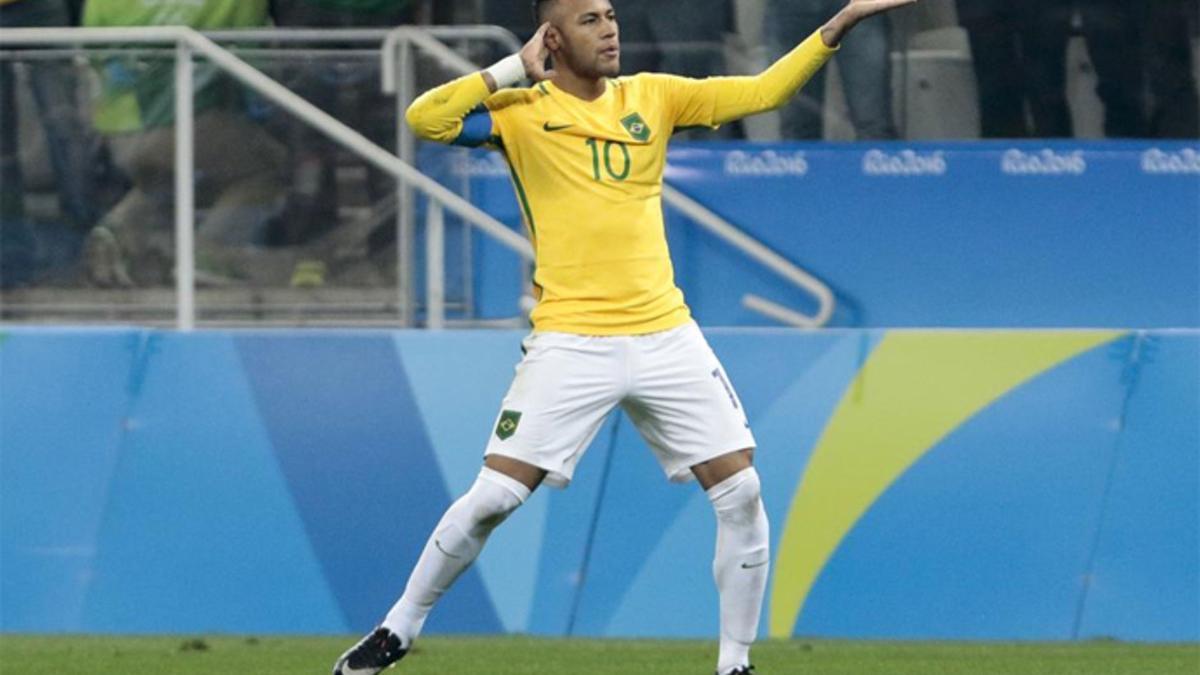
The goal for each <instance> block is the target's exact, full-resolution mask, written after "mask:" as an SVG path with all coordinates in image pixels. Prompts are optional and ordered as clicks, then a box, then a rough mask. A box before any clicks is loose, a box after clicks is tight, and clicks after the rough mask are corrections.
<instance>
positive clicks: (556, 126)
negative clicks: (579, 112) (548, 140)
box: [542, 122, 575, 133]
mask: <svg viewBox="0 0 1200 675" xmlns="http://www.w3.org/2000/svg"><path fill="white" fill-rule="evenodd" d="M573 126H575V125H574V124H550V123H549V122H546V123H545V124H543V125H542V131H548V132H550V133H554V132H555V131H562V130H563V129H570V128H571V127H573Z"/></svg>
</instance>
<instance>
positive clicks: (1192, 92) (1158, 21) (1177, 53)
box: [1143, 0, 1200, 138]
mask: <svg viewBox="0 0 1200 675" xmlns="http://www.w3.org/2000/svg"><path fill="white" fill-rule="evenodd" d="M1144 11H1145V14H1144V18H1143V21H1144V29H1143V33H1144V35H1145V38H1144V43H1145V45H1146V50H1147V54H1146V79H1147V80H1148V81H1149V85H1150V95H1151V107H1150V117H1149V129H1148V132H1149V135H1150V136H1155V137H1159V138H1196V137H1198V136H1200V110H1197V106H1198V104H1197V98H1196V97H1197V92H1196V76H1195V73H1194V71H1193V65H1192V64H1193V60H1192V45H1191V36H1192V35H1195V34H1196V32H1197V30H1198V29H1200V4H1197V3H1196V2H1194V0H1153V2H1147V3H1145V9H1144Z"/></svg>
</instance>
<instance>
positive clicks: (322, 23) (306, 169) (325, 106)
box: [271, 0, 415, 245]
mask: <svg viewBox="0 0 1200 675" xmlns="http://www.w3.org/2000/svg"><path fill="white" fill-rule="evenodd" d="M414 9H415V3H413V2H412V1H411V0H271V14H272V16H273V17H274V19H275V24H276V25H277V26H279V27H281V28H390V27H393V26H398V25H401V24H406V23H411V22H412V20H413V18H414ZM322 46H323V47H330V46H331V45H329V44H328V43H323V45H322ZM333 46H337V45H333ZM354 46H355V45H345V47H347V48H353V47H354ZM378 63H379V61H378V59H377V58H370V59H368V60H367V61H366V62H365V63H364V62H363V61H362V60H361V59H360V60H355V61H351V62H348V63H339V62H337V61H328V60H297V61H296V62H294V63H292V64H290V65H289V67H288V68H287V69H286V72H285V74H284V80H285V82H286V83H287V84H288V86H289V87H290V88H291V89H293V90H294V91H296V93H298V94H300V95H301V96H303V97H304V98H305V99H307V100H308V101H310V102H312V103H314V104H316V105H317V106H319V107H320V108H321V109H322V110H324V111H325V112H328V113H329V114H331V115H333V116H334V117H336V118H338V119H339V120H341V121H342V122H345V123H346V124H347V125H349V126H351V127H353V128H355V129H357V130H358V131H360V132H362V133H363V134H364V135H365V136H366V137H367V138H369V139H370V140H372V141H374V142H375V143H377V144H379V145H381V146H383V147H384V148H388V149H394V148H395V146H396V124H397V122H396V120H397V119H398V117H397V112H396V102H395V99H394V98H393V97H391V96H385V95H384V94H383V93H382V91H381V88H380V84H379V81H380V80H379V77H380V76H379V67H378ZM284 124H285V126H286V131H285V134H286V136H287V145H288V149H289V151H290V152H291V154H292V167H293V168H292V171H293V176H292V184H293V185H294V186H295V187H294V189H293V190H292V192H291V193H290V194H289V198H288V205H287V208H286V211H285V217H284V218H282V219H280V220H279V221H278V222H279V224H280V225H281V227H280V228H277V229H276V230H275V231H273V232H272V233H271V243H273V244H284V245H296V244H302V243H305V242H307V241H310V240H311V239H313V238H314V237H317V236H319V235H321V234H324V233H325V232H327V231H329V230H330V229H331V228H333V227H334V226H335V225H336V224H337V212H338V204H339V201H340V200H339V196H338V193H337V176H336V169H337V156H338V147H337V146H336V145H335V144H334V143H333V142H332V141H330V140H329V139H327V138H326V137H325V136H324V135H323V134H321V133H319V132H317V131H316V130H315V129H313V128H312V127H311V126H309V125H308V124H305V123H303V122H300V121H298V120H295V119H294V118H291V117H290V116H288V117H287V118H286V119H285V120H284ZM367 175H368V181H367V192H368V198H369V199H370V200H371V201H372V202H376V201H379V200H380V199H383V198H385V197H386V196H387V195H390V194H391V193H392V192H394V191H395V189H396V180H395V179H394V178H393V177H392V176H391V175H390V174H387V173H384V172H382V171H379V170H377V169H375V168H374V167H369V168H368V174H367Z"/></svg>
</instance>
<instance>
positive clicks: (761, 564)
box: [742, 560, 770, 570]
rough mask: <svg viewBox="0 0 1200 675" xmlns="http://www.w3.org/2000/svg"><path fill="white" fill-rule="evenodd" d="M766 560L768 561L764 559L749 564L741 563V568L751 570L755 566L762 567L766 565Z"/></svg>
mask: <svg viewBox="0 0 1200 675" xmlns="http://www.w3.org/2000/svg"><path fill="white" fill-rule="evenodd" d="M768 562H770V561H768V560H764V561H762V562H760V563H754V564H753V565H751V564H749V563H742V569H744V570H752V569H754V568H755V567H762V566H763V565H766V564H767V563H768Z"/></svg>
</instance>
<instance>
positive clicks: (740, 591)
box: [708, 467, 771, 675]
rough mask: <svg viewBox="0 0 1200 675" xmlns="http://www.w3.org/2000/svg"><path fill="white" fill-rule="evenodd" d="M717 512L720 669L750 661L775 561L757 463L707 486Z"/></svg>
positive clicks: (715, 566) (726, 670)
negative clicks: (773, 559)
mask: <svg viewBox="0 0 1200 675" xmlns="http://www.w3.org/2000/svg"><path fill="white" fill-rule="evenodd" d="M708 498H709V501H711V502H712V504H713V509H715V510H716V512H717V554H716V557H715V558H714V559H713V578H715V579H716V581H717V592H718V593H720V596H721V651H720V656H719V657H718V659H717V673H719V674H721V675H724V674H725V673H729V672H732V671H733V670H735V669H737V668H740V667H742V666H748V665H750V645H751V644H752V643H753V642H754V638H755V637H757V636H758V617H759V614H760V613H761V612H762V602H763V594H764V593H765V592H766V589H767V576H768V575H769V573H770V562H771V551H770V547H771V532H770V527H769V525H768V524H767V513H766V511H765V510H764V509H763V504H762V484H761V483H760V482H759V480H758V472H757V471H755V470H754V467H750V468H749V469H746V470H744V471H739V472H738V473H736V474H734V475H733V476H730V477H729V478H727V479H725V480H723V481H721V482H720V483H717V484H716V485H714V486H712V487H711V488H709V489H708Z"/></svg>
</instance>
